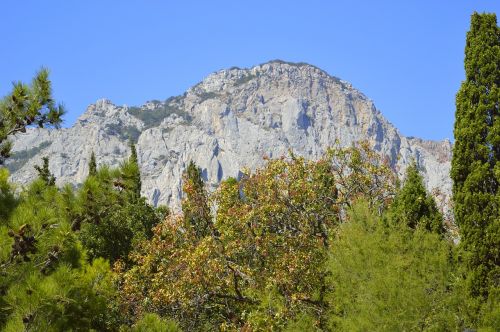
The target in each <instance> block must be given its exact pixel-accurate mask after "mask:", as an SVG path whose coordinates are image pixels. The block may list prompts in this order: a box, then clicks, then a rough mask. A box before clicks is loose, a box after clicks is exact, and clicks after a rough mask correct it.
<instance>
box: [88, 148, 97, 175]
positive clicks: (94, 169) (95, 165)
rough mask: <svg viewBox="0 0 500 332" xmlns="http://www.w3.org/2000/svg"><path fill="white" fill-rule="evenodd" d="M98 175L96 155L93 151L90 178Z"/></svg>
mask: <svg viewBox="0 0 500 332" xmlns="http://www.w3.org/2000/svg"><path fill="white" fill-rule="evenodd" d="M96 174H97V163H96V161H95V153H94V151H92V154H91V155H90V161H89V175H90V176H95V175H96Z"/></svg>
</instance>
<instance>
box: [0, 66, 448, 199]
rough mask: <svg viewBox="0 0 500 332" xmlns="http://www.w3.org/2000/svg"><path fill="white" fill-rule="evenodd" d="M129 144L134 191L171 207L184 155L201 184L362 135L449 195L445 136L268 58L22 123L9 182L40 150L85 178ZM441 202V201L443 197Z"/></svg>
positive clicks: (63, 177)
mask: <svg viewBox="0 0 500 332" xmlns="http://www.w3.org/2000/svg"><path fill="white" fill-rule="evenodd" d="M129 139H132V140H134V141H136V142H137V151H138V158H139V163H140V166H141V173H142V184H143V187H142V194H143V195H144V196H146V197H147V198H148V199H149V200H150V201H151V202H152V203H154V204H168V205H170V206H173V207H174V208H175V207H179V203H180V199H181V196H182V189H181V175H182V172H183V171H184V169H185V167H187V164H188V163H189V161H190V160H193V161H194V162H195V163H196V164H197V165H199V166H200V167H201V168H202V170H203V176H204V177H205V180H206V181H207V183H208V185H209V186H212V187H215V186H217V184H218V183H219V182H220V181H221V180H222V179H224V178H227V177H230V176H232V177H239V176H240V175H241V170H242V169H243V168H251V169H254V168H256V167H258V166H261V165H262V164H263V163H264V160H263V157H271V158H276V157H280V156H282V155H287V154H288V151H289V149H291V150H293V152H294V153H295V154H297V155H301V156H305V157H307V158H311V159H313V158H318V157H319V156H320V155H321V154H323V153H324V152H325V151H326V149H327V148H328V147H330V146H332V145H334V144H335V143H336V142H338V143H339V144H340V145H341V146H349V145H351V144H353V143H354V142H356V141H360V140H367V141H369V142H370V143H371V145H372V146H373V148H374V149H375V150H376V151H379V152H380V153H382V154H384V155H386V156H387V157H388V158H389V160H390V162H391V165H392V166H393V167H394V168H395V169H396V170H397V171H398V173H399V174H400V175H402V174H403V173H404V171H405V169H406V167H407V166H408V165H409V164H410V162H411V161H412V160H416V161H417V163H418V165H419V167H420V169H421V170H422V173H423V176H424V179H425V183H426V186H427V188H428V189H429V190H430V191H431V190H433V189H434V188H439V190H440V191H441V193H442V194H443V195H445V197H448V198H449V195H450V192H451V180H450V178H449V171H450V160H451V143H450V142H449V141H447V140H445V141H442V142H436V141H426V140H421V139H418V138H411V137H405V136H403V135H402V134H401V133H399V131H398V130H397V129H396V128H395V127H394V126H393V125H392V124H391V123H389V122H388V121H387V120H386V119H385V118H384V117H383V116H382V114H381V113H380V112H379V111H378V110H377V109H376V108H375V105H374V104H373V102H372V101H371V100H369V99H368V98H367V97H366V96H365V95H363V94H362V93H361V92H359V91H358V90H356V89H354V88H353V87H352V86H351V84H349V83H348V82H346V81H343V80H341V79H338V78H336V77H333V76H330V75H328V74H327V73H326V72H324V71H322V70H321V69H318V68H317V67H314V66H312V65H308V64H304V63H289V62H283V61H278V60H276V61H271V62H268V63H265V64H261V65H258V66H255V67H252V68H250V69H240V68H231V69H227V70H221V71H218V72H216V73H213V74H211V75H209V76H208V77H207V78H205V79H204V80H203V81H202V82H200V83H198V84H196V85H195V86H193V87H192V88H190V89H189V90H187V91H186V92H185V93H184V94H183V95H182V96H177V97H171V98H168V99H167V100H165V101H158V100H153V101H150V102H147V103H146V104H144V105H143V106H141V107H128V106H117V105H114V104H113V103H112V102H111V101H109V100H106V99H102V100H98V101H97V102H96V103H95V104H92V105H90V106H89V107H88V108H87V110H86V111H85V113H83V114H82V115H81V116H80V117H79V118H78V120H77V121H76V123H75V124H74V125H73V126H72V127H71V128H64V129H59V130H48V129H35V128H32V129H29V130H28V131H27V132H26V133H25V134H20V135H17V136H16V137H15V139H14V148H13V151H14V155H13V157H12V158H11V159H10V161H9V162H8V167H9V168H10V169H11V171H12V173H13V174H12V179H13V180H14V181H16V182H19V183H27V182H29V181H31V180H33V179H34V178H35V176H36V172H35V170H34V168H33V166H34V165H35V164H38V163H39V162H40V160H41V158H42V157H43V156H49V157H50V168H51V171H52V172H53V174H54V175H55V176H56V177H57V181H58V183H66V182H69V183H73V184H75V185H77V184H79V183H81V182H83V180H84V179H85V178H86V177H87V174H88V161H89V159H90V155H91V153H92V151H94V153H95V155H96V159H97V163H98V165H102V164H108V165H110V166H115V165H118V164H119V162H120V161H121V160H123V159H124V158H126V156H127V155H128V153H129V151H128V149H129V148H128V140H129ZM445 199H446V198H445Z"/></svg>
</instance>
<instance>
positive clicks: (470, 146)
mask: <svg viewBox="0 0 500 332" xmlns="http://www.w3.org/2000/svg"><path fill="white" fill-rule="evenodd" d="M465 72H466V78H465V81H463V82H462V85H461V87H460V90H459V91H458V93H457V96H456V118H455V128H454V135H455V145H454V147H453V160H452V169H451V178H452V180H453V200H454V213H455V221H456V223H457V225H458V226H459V228H460V233H461V246H462V249H463V250H464V253H465V255H464V257H465V263H466V266H467V269H468V273H467V279H468V282H467V285H468V288H469V291H470V293H471V295H473V296H475V297H477V298H482V299H485V298H487V297H488V294H489V293H490V292H492V291H493V290H494V288H495V287H496V288H497V290H498V287H499V286H500V285H499V284H498V283H499V280H500V250H499V248H500V190H499V185H500V118H499V114H500V109H499V102H500V29H499V27H498V25H497V22H496V15H495V14H478V13H474V14H473V15H472V18H471V28H470V31H469V32H468V33H467V42H466V47H465Z"/></svg>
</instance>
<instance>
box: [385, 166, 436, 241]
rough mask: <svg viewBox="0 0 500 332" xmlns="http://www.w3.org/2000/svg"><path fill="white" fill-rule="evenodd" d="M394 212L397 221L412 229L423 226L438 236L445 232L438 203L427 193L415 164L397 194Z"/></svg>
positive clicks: (407, 172) (408, 171)
mask: <svg viewBox="0 0 500 332" xmlns="http://www.w3.org/2000/svg"><path fill="white" fill-rule="evenodd" d="M392 210H393V212H394V219H395V221H397V222H401V223H404V224H406V225H407V226H408V227H410V228H413V229H415V228H417V227H418V226H421V227H424V228H425V229H427V230H428V231H432V232H436V233H438V234H442V233H443V232H444V227H443V217H442V215H441V213H440V212H439V210H438V208H437V205H436V201H435V200H434V198H433V197H432V196H431V195H429V194H428V193H427V190H426V189H425V186H424V183H423V178H422V175H420V173H419V171H418V168H417V164H416V163H415V162H413V163H412V164H411V165H410V166H409V167H408V169H407V170H406V178H405V181H404V185H403V187H402V188H401V189H400V190H399V192H398V193H397V194H396V197H395V199H394V202H393V206H392Z"/></svg>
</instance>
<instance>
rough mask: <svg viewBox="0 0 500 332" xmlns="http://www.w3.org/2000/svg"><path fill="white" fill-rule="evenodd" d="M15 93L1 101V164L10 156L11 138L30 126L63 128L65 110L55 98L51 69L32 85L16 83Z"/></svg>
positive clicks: (41, 74) (42, 72) (42, 73)
mask: <svg viewBox="0 0 500 332" xmlns="http://www.w3.org/2000/svg"><path fill="white" fill-rule="evenodd" d="M13 85H14V87H13V89H12V92H11V93H10V94H9V95H7V96H5V97H4V98H3V99H2V100H0V165H2V164H3V163H4V162H5V160H6V159H7V158H8V157H9V156H10V150H11V146H12V144H11V142H10V141H9V139H8V138H9V136H11V135H14V134H16V133H18V132H25V131H26V127H30V126H37V127H40V128H43V127H46V126H49V127H50V126H52V127H59V126H60V124H61V122H62V115H63V114H64V112H65V111H64V108H63V106H62V105H56V104H55V102H54V100H53V98H52V91H51V83H50V80H49V72H48V70H47V69H42V70H40V71H39V72H38V73H37V75H36V76H35V78H33V81H32V83H31V85H27V84H24V83H22V82H15V83H14V84H13Z"/></svg>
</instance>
